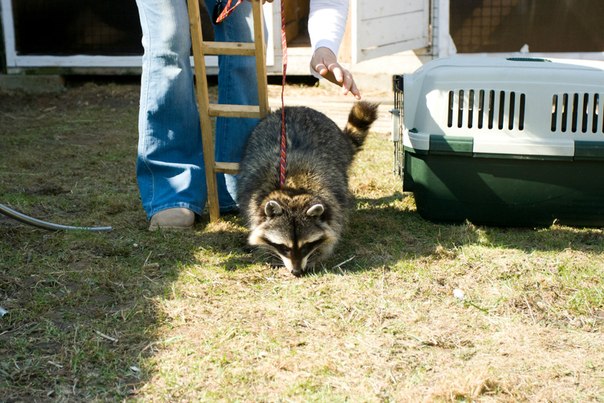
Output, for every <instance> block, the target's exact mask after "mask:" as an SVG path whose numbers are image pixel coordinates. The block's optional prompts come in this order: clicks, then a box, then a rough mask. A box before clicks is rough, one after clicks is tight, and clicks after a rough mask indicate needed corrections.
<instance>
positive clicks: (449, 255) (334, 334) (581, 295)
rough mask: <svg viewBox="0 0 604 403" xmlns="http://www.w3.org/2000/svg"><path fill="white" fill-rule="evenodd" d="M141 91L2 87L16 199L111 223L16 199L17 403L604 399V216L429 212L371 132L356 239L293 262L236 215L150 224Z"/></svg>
mask: <svg viewBox="0 0 604 403" xmlns="http://www.w3.org/2000/svg"><path fill="white" fill-rule="evenodd" d="M138 91H139V87H138V85H136V84H132V83H81V84H78V85H74V86H70V87H69V88H68V90H67V91H65V92H64V93H61V94H54V95H37V96H33V95H19V94H15V95H13V96H11V97H7V96H5V95H3V96H1V97H0V203H3V204H6V205H9V206H11V207H12V208H15V209H17V210H19V211H21V212H24V213H26V214H29V215H32V216H34V217H37V218H40V219H44V220H48V221H52V222H58V223H61V224H68V225H87V226H93V225H111V226H113V228H114V229H113V231H112V232H107V233H92V232H82V231H68V232H48V231H44V230H40V229H35V228H33V227H29V226H25V225H23V224H20V223H17V222H16V221H14V220H11V219H8V218H5V217H2V216H0V307H2V308H3V309H5V310H6V311H8V313H7V314H5V315H4V316H2V317H0V400H1V401H45V400H57V401H94V400H98V401H116V400H131V401H138V400H140V401H216V400H221V401H326V402H327V401H328V402H334V401H335V402H337V401H422V400H425V401H604V365H603V363H604V335H603V334H602V333H603V331H604V233H603V231H602V229H597V228H592V229H584V228H570V227H564V226H559V225H553V226H551V227H549V228H541V229H533V228H520V229H519V228H491V227H481V226H475V225H473V224H471V223H464V224H456V225H443V224H434V223H431V222H428V221H425V220H423V219H422V218H420V217H419V216H418V214H417V212H416V209H415V203H414V199H413V195H411V194H403V193H402V191H401V182H400V179H399V178H397V177H396V176H394V174H393V173H392V143H391V142H390V140H389V135H388V134H386V133H373V134H372V135H371V136H370V139H369V141H368V145H367V147H366V148H365V149H364V150H363V151H362V152H361V153H360V154H359V158H358V160H357V161H356V163H355V165H354V169H353V173H352V183H351V185H352V190H353V192H354V194H355V195H356V197H357V209H356V211H354V212H353V213H352V214H351V218H350V223H349V225H348V228H347V231H346V232H345V235H344V238H343V240H342V242H341V243H340V244H339V246H338V248H337V250H336V252H335V254H334V256H333V257H332V258H331V259H330V260H329V261H327V262H325V264H324V265H323V266H321V267H318V268H317V269H316V270H315V271H314V272H312V273H310V274H308V275H306V276H303V277H301V278H295V277H293V276H292V275H290V274H289V273H287V272H286V271H285V270H284V269H280V268H275V267H271V266H269V265H268V264H267V263H266V262H265V261H264V260H263V255H262V254H261V253H256V252H250V250H249V249H248V248H247V247H246V243H245V242H246V230H245V228H244V227H243V225H242V224H243V223H242V221H241V220H240V218H239V217H232V216H231V217H226V218H225V219H223V220H222V221H221V222H219V223H217V224H208V217H207V216H204V217H202V220H201V222H199V223H198V224H197V225H196V228H195V231H193V232H188V233H162V232H155V233H151V232H148V231H147V230H146V228H147V223H146V221H145V217H144V213H143V210H142V208H141V206H140V201H139V197H138V190H137V187H136V179H135V175H134V161H135V156H136V143H137V134H136V126H137V108H138ZM288 91H290V90H289V89H288ZM291 91H295V88H292V89H291ZM305 91H309V90H308V89H305ZM454 291H455V292H454Z"/></svg>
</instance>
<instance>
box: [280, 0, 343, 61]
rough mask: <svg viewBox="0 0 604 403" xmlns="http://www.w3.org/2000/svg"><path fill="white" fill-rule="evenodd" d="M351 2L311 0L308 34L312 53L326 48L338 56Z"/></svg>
mask: <svg viewBox="0 0 604 403" xmlns="http://www.w3.org/2000/svg"><path fill="white" fill-rule="evenodd" d="M281 1H287V0H281ZM348 2H349V0H311V1H310V12H309V15H308V34H309V36H310V44H311V46H312V51H313V52H314V51H315V50H316V49H317V48H320V47H326V48H328V49H330V50H331V51H332V52H333V53H334V55H336V56H337V55H338V50H339V49H340V44H341V43H342V37H343V36H344V30H345V29H346V19H347V17H348Z"/></svg>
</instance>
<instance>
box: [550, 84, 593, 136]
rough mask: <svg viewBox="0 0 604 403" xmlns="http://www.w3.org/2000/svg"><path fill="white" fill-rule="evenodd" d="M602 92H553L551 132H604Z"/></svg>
mask: <svg viewBox="0 0 604 403" xmlns="http://www.w3.org/2000/svg"><path fill="white" fill-rule="evenodd" d="M603 101H604V95H603V94H588V93H583V94H580V93H574V94H554V96H553V97H552V121H551V129H552V132H555V131H560V132H562V133H567V132H572V133H577V132H579V133H604V124H603V120H604V117H603V112H602V106H603Z"/></svg>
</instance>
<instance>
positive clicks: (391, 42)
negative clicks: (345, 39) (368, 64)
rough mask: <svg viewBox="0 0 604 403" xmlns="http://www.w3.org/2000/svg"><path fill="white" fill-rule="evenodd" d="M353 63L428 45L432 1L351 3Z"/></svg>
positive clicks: (354, 0) (363, 0) (365, 0)
mask: <svg viewBox="0 0 604 403" xmlns="http://www.w3.org/2000/svg"><path fill="white" fill-rule="evenodd" d="M350 5H351V14H350V22H351V30H350V32H351V39H352V40H351V48H352V49H351V59H352V60H351V62H352V63H358V62H361V61H363V60H367V59H372V58H376V57H380V56H386V55H390V54H393V53H398V52H402V51H405V50H413V49H419V48H423V47H426V46H428V44H429V38H430V37H429V25H430V0H351V2H350Z"/></svg>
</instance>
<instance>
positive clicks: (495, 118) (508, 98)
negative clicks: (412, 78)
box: [447, 90, 526, 130]
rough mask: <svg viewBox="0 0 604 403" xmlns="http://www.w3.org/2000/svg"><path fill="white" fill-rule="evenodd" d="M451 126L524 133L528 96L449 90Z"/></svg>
mask: <svg viewBox="0 0 604 403" xmlns="http://www.w3.org/2000/svg"><path fill="white" fill-rule="evenodd" d="M448 107H449V108H448V116H447V126H448V127H458V128H462V127H466V128H468V129H472V128H478V129H490V130H494V129H499V130H503V129H509V130H514V129H516V130H524V118H525V108H526V95H525V94H518V93H516V92H514V91H495V90H456V91H449V105H448Z"/></svg>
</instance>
